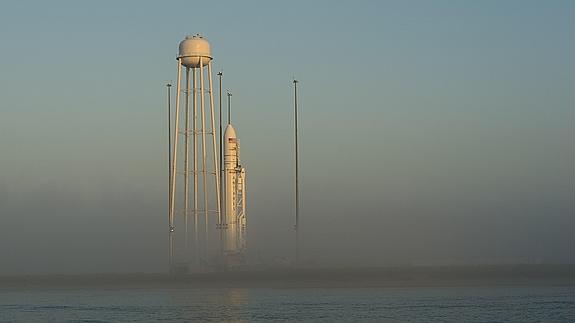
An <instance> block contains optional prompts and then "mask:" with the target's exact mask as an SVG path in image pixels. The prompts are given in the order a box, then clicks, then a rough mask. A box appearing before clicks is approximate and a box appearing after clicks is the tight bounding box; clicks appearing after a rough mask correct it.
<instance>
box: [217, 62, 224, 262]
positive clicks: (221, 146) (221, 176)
mask: <svg viewBox="0 0 575 323" xmlns="http://www.w3.org/2000/svg"><path fill="white" fill-rule="evenodd" d="M223 75H224V73H223V72H221V71H220V72H219V73H218V77H219V81H220V88H219V92H220V93H219V104H220V113H219V117H220V160H219V161H220V217H219V220H218V228H219V230H220V256H223V254H224V230H223V228H222V223H223V217H224V211H223V208H224V168H223V158H224V153H223V151H224V150H223V149H224V146H223V132H222V77H223Z"/></svg>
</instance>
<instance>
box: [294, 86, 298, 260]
mask: <svg viewBox="0 0 575 323" xmlns="http://www.w3.org/2000/svg"><path fill="white" fill-rule="evenodd" d="M297 83H298V81H297V80H296V79H294V80H293V86H294V137H295V226H294V229H295V235H296V237H295V239H296V240H295V257H296V263H298V262H299V182H298V179H299V174H298V166H299V165H298V163H299V156H298V142H297V141H298V134H297V128H298V127H297V126H298V124H297V123H298V117H297Z"/></svg>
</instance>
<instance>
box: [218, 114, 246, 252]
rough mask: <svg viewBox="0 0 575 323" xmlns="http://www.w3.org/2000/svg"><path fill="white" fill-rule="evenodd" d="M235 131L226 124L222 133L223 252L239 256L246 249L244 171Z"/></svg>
mask: <svg viewBox="0 0 575 323" xmlns="http://www.w3.org/2000/svg"><path fill="white" fill-rule="evenodd" d="M239 161H240V145H239V140H238V138H237V136H236V131H235V129H234V127H233V126H232V125H231V124H228V125H227V127H226V130H225V133H224V216H223V223H222V230H223V231H224V241H223V243H224V252H225V253H226V254H240V253H243V252H244V250H245V248H246V214H245V200H246V198H245V188H246V181H245V176H246V171H245V169H244V168H243V167H242V166H241V165H240V163H239Z"/></svg>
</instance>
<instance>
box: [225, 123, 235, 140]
mask: <svg viewBox="0 0 575 323" xmlns="http://www.w3.org/2000/svg"><path fill="white" fill-rule="evenodd" d="M224 137H225V139H226V142H227V139H228V138H237V137H236V130H235V129H234V127H233V126H232V125H231V124H228V125H227V126H226V131H225V132H224Z"/></svg>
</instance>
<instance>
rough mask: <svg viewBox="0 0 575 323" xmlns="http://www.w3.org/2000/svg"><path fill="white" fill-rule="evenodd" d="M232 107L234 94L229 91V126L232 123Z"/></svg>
mask: <svg viewBox="0 0 575 323" xmlns="http://www.w3.org/2000/svg"><path fill="white" fill-rule="evenodd" d="M231 106H232V93H231V92H230V91H228V124H231V123H232V111H231Z"/></svg>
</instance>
